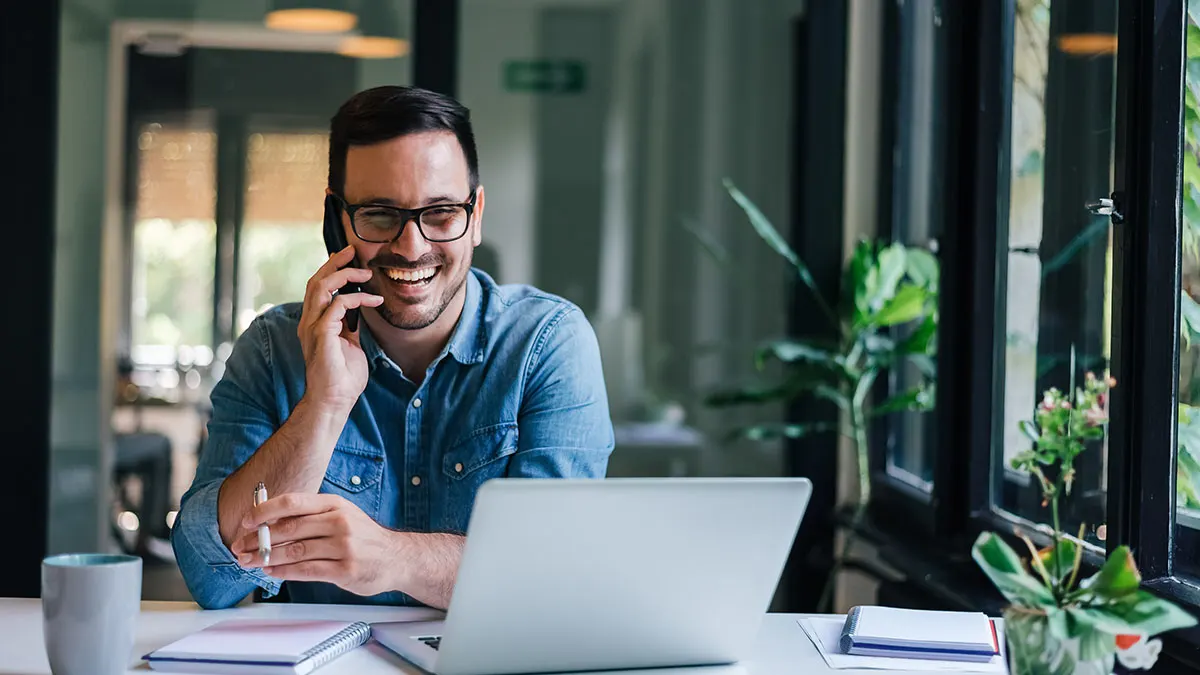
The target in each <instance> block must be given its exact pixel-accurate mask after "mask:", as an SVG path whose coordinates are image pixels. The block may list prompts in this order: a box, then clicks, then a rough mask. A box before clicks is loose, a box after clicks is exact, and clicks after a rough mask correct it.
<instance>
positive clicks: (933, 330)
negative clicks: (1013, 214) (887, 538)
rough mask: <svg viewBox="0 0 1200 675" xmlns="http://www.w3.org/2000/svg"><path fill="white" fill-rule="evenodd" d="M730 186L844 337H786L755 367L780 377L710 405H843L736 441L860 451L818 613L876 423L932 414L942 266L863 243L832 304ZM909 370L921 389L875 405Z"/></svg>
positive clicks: (914, 252)
mask: <svg viewBox="0 0 1200 675" xmlns="http://www.w3.org/2000/svg"><path fill="white" fill-rule="evenodd" d="M725 188H726V190H728V192H729V194H730V196H731V197H732V198H733V200H734V201H735V202H736V203H737V204H738V206H740V207H741V209H742V210H743V211H744V212H745V214H746V216H747V218H748V220H749V222H750V225H751V227H752V228H753V229H754V231H755V233H756V234H757V235H758V236H759V237H760V238H761V239H762V240H763V241H764V242H766V244H767V245H768V246H769V247H770V248H771V249H772V250H773V251H775V252H776V253H778V254H779V256H780V257H782V258H783V259H784V260H786V261H787V262H788V263H789V265H790V267H791V268H792V271H793V272H794V274H795V278H796V280H797V281H799V282H800V283H801V284H803V285H804V286H805V287H807V288H808V290H809V291H811V292H812V294H813V296H814V298H815V300H816V302H817V307H819V308H820V314H821V316H818V317H814V321H822V320H823V321H826V322H828V327H829V328H830V329H831V330H830V333H831V334H834V335H836V336H837V337H836V339H833V340H822V339H813V338H782V339H777V340H773V341H770V342H768V343H766V344H764V345H762V346H761V347H760V348H758V350H757V351H756V352H755V354H754V363H755V366H756V369H757V370H759V371H763V370H765V369H766V366H767V364H768V363H771V362H776V363H778V364H780V371H779V373H778V374H777V375H778V377H772V378H771V379H770V380H768V381H766V382H759V383H754V384H752V385H749V386H745V387H739V388H734V389H731V390H726V391H720V392H716V393H714V394H712V395H710V396H709V397H708V398H707V401H706V402H707V403H708V404H709V405H711V406H731V405H748V404H751V405H752V404H765V403H777V402H787V401H795V400H805V399H807V400H821V401H828V402H831V403H833V404H834V406H836V408H835V409H833V410H832V414H831V415H830V418H829V419H827V420H817V421H813V422H808V423H805V424H787V423H775V424H761V425H753V426H748V427H745V428H741V429H737V430H735V431H734V432H733V433H732V434H731V436H733V437H736V438H748V439H751V440H757V441H765V440H773V439H778V438H801V437H804V436H808V435H810V434H816V433H839V434H841V435H842V436H844V437H846V438H847V439H849V441H850V442H851V444H852V445H853V448H854V454H855V459H856V469H857V474H858V475H857V478H858V495H857V499H856V500H855V503H854V504H853V515H852V516H851V518H852V520H851V525H850V527H849V529H848V531H847V533H846V536H845V538H844V539H843V541H842V546H841V550H840V552H839V553H838V554H836V555H835V556H834V560H833V568H832V570H831V571H830V574H829V576H828V578H827V579H826V582H825V587H824V590H823V592H822V594H821V599H820V600H819V601H818V606H817V611H827V610H828V606H829V603H830V602H831V601H832V599H833V598H832V590H833V584H834V581H835V579H836V578H837V574H838V572H839V570H840V569H841V567H842V566H843V563H844V561H845V559H846V556H847V554H848V553H849V551H850V548H851V546H852V545H853V542H854V540H855V537H856V534H857V530H858V527H859V525H860V524H861V523H862V521H863V519H864V516H865V514H866V510H867V506H868V503H869V501H870V498H871V476H870V466H869V460H870V454H869V447H868V437H869V430H870V426H871V424H872V422H873V421H874V420H876V419H879V418H880V417H881V416H883V415H886V414H888V413H890V412H896V411H901V410H910V411H919V412H924V411H928V410H931V409H932V408H933V405H934V380H935V375H936V373H935V363H934V359H935V357H936V354H937V321H938V315H937V304H938V303H937V294H938V276H939V275H938V263H937V259H936V258H934V256H933V254H931V253H930V252H929V251H926V250H923V249H920V248H916V247H907V246H904V245H903V244H901V243H898V242H896V243H890V244H884V243H879V242H874V241H865V240H864V241H859V242H858V244H857V245H856V246H855V248H854V251H853V254H852V255H851V257H850V260H849V261H848V262H847V264H846V267H845V270H844V272H843V276H842V289H841V293H840V294H839V297H838V301H837V302H836V303H834V302H829V301H828V300H826V299H825V298H824V297H823V296H822V294H821V292H820V289H819V288H818V287H817V285H816V282H815V281H814V280H813V276H812V273H811V272H810V271H809V269H808V266H807V265H805V263H804V261H803V260H801V258H800V256H799V255H797V254H796V252H795V251H794V250H793V249H792V248H791V247H790V246H789V245H788V243H787V241H786V240H785V239H784V237H783V236H782V235H780V234H779V231H778V230H776V229H775V227H774V226H773V225H772V224H771V223H770V221H769V220H767V217H766V216H765V215H763V213H762V212H761V211H760V210H759V209H758V207H757V206H756V205H755V204H754V203H753V202H751V201H750V199H749V198H748V197H746V195H744V194H743V193H742V192H741V191H740V190H738V189H737V188H736V187H735V186H734V185H733V184H732V183H731V182H729V181H728V180H726V181H725ZM693 234H694V235H696V236H697V238H698V239H699V240H700V242H701V244H703V245H704V247H705V249H706V250H708V251H709V252H710V253H711V254H713V257H714V259H716V260H718V261H722V260H727V259H728V254H726V253H725V252H723V251H719V250H716V249H717V248H718V245H717V244H716V243H715V242H712V241H710V240H708V239H706V238H705V237H704V235H703V233H698V232H695V231H693ZM909 364H911V365H912V366H913V367H914V369H915V372H916V373H917V377H916V378H914V379H915V380H916V381H915V382H914V384H913V386H912V387H911V388H909V389H907V390H905V391H901V392H899V393H897V394H895V395H893V396H891V397H890V398H888V399H886V400H883V401H873V400H872V393H873V392H874V390H875V389H876V387H875V384H876V382H877V380H878V379H879V377H881V376H884V375H886V373H888V371H889V370H892V369H896V368H902V367H906V366H907V365H909Z"/></svg>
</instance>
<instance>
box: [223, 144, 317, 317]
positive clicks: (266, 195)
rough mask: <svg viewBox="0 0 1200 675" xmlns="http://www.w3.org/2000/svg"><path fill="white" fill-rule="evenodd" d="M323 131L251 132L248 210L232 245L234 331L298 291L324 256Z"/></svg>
mask: <svg viewBox="0 0 1200 675" xmlns="http://www.w3.org/2000/svg"><path fill="white" fill-rule="evenodd" d="M328 173H329V134H328V133H324V132H308V133H254V134H251V135H250V137H249V140H248V143H247V157H246V201H245V204H246V212H245V220H244V221H243V224H242V232H241V237H240V239H239V242H238V307H237V331H238V332H239V333H240V332H241V331H243V330H245V329H246V327H247V326H249V325H250V322H251V321H253V320H254V317H255V316H257V315H258V314H261V313H262V312H264V311H266V310H268V309H270V308H271V307H273V306H275V305H278V304H280V303H284V302H299V301H301V300H303V299H304V286H305V284H306V283H308V278H309V277H310V276H312V274H313V272H315V271H316V269H317V268H318V267H320V266H321V263H322V262H324V260H325V258H326V253H325V243H324V241H323V240H322V238H321V219H322V217H323V214H324V211H323V206H322V205H323V198H324V194H325V185H326V182H327V176H328Z"/></svg>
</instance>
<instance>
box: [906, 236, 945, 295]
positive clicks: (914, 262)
mask: <svg viewBox="0 0 1200 675" xmlns="http://www.w3.org/2000/svg"><path fill="white" fill-rule="evenodd" d="M906 262H907V263H908V278H909V279H912V282H913V283H914V284H916V285H918V286H921V287H922V288H925V289H928V290H929V291H932V292H934V293H936V292H937V290H938V277H939V267H938V261H937V258H935V257H934V255H933V254H932V253H930V252H929V251H926V250H925V249H923V248H917V247H910V248H909V249H908V257H907V258H906Z"/></svg>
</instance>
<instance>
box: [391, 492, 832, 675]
mask: <svg viewBox="0 0 1200 675" xmlns="http://www.w3.org/2000/svg"><path fill="white" fill-rule="evenodd" d="M811 494H812V483H810V482H809V481H808V479H805V478H673V479H649V478H610V479H607V480H573V479H555V480H547V479H494V480H491V481H488V482H487V483H485V484H484V485H483V486H482V487H481V488H480V490H479V493H478V495H477V496H476V500H475V506H474V510H473V511H472V515H471V521H470V525H469V527H468V531H467V543H466V548H465V550H464V551H463V558H462V563H461V565H460V567H459V570H458V578H457V581H456V584H455V589H454V596H453V598H452V599H451V602H450V607H449V608H448V610H447V612H446V617H445V620H444V621H437V622H418V623H399V622H397V623H377V624H374V625H373V626H372V629H373V631H372V635H373V636H374V637H375V639H377V640H378V641H379V642H380V643H382V644H383V645H384V646H385V647H387V648H388V649H390V650H392V651H394V652H396V653H397V654H399V655H400V656H401V657H403V658H405V659H406V660H408V661H410V662H412V663H413V664H415V665H417V666H419V667H420V668H422V669H424V670H426V671H428V672H431V673H436V674H437V675H484V674H490V675H503V674H506V673H544V672H564V671H581V670H612V669H627V668H653V667H671V666H700V665H717V664H735V663H737V662H739V661H741V660H743V659H744V658H746V656H747V655H748V654H749V650H750V649H751V648H752V647H753V645H754V640H755V635H756V633H757V631H758V627H759V624H760V622H761V620H762V617H763V614H764V613H765V612H766V611H767V609H768V607H769V605H770V602H771V599H772V597H773V595H774V592H775V588H776V586H777V584H778V582H779V577H780V574H781V572H782V571H783V566H784V562H785V561H786V559H787V556H788V552H789V551H790V550H791V546H792V541H793V540H794V539H795V536H796V531H797V529H798V528H799V525H800V519H801V517H802V516H803V515H804V510H805V508H806V507H807V506H808V500H809V496H810V495H811Z"/></svg>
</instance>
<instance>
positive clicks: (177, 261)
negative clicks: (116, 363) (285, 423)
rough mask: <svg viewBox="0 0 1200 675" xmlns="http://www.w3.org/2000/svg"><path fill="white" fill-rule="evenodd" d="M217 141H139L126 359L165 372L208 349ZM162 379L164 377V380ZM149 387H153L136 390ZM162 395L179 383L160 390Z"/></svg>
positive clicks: (166, 128) (149, 133) (176, 136)
mask: <svg viewBox="0 0 1200 675" xmlns="http://www.w3.org/2000/svg"><path fill="white" fill-rule="evenodd" d="M216 147H217V144H216V134H215V133H214V132H213V131H212V129H211V128H209V127H205V126H192V125H184V124H172V123H165V124H163V123H158V122H153V123H149V124H144V125H142V126H141V128H140V131H139V133H138V137H137V181H138V183H137V192H136V209H135V214H134V218H135V222H134V228H133V266H132V267H133V280H132V281H133V285H132V288H133V302H132V307H131V315H132V321H131V324H132V325H131V338H132V347H133V348H132V350H131V356H132V358H133V361H134V363H135V364H138V365H145V366H170V367H171V368H172V370H170V371H167V372H174V371H173V368H174V365H175V363H176V360H177V357H178V352H179V350H181V349H183V350H185V351H186V350H192V349H195V348H201V347H202V348H205V349H207V348H210V347H211V345H212V309H211V308H212V304H213V260H214V258H215V251H216V248H215V246H216V231H217V227H216ZM167 377H168V378H169V377H170V375H168V376H167ZM139 384H142V385H143V386H150V387H152V388H153V387H155V385H156V384H158V383H157V382H153V381H146V382H139ZM162 384H164V385H166V386H165V387H164V388H165V389H174V387H175V385H176V384H177V383H170V382H165V383H162Z"/></svg>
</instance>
